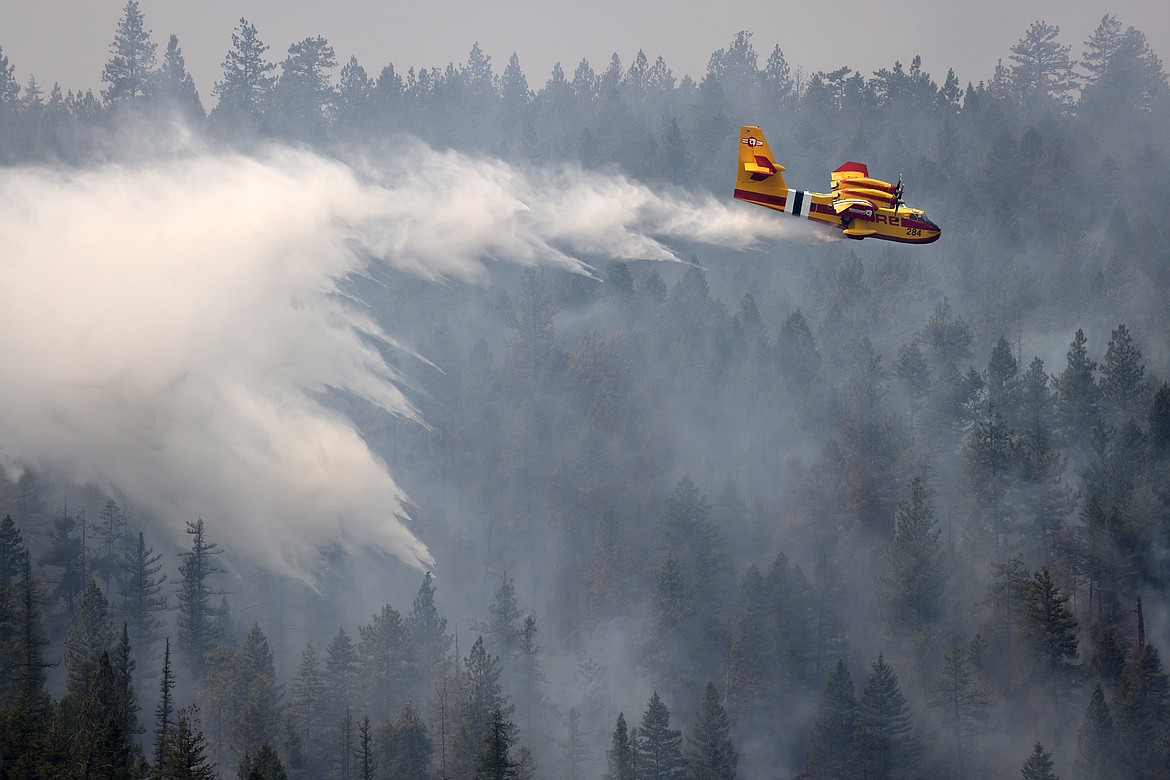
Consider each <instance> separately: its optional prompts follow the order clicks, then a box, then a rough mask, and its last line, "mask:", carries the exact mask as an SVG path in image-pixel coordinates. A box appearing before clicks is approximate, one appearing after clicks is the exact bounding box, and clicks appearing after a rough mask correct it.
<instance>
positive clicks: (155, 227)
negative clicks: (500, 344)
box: [0, 143, 787, 577]
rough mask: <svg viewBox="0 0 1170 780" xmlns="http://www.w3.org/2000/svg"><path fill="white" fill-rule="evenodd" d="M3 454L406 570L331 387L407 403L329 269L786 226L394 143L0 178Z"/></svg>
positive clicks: (395, 531)
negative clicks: (389, 558)
mask: <svg viewBox="0 0 1170 780" xmlns="http://www.w3.org/2000/svg"><path fill="white" fill-rule="evenodd" d="M0 204H3V206H2V207H0V289H2V290H3V291H4V293H5V295H4V299H3V301H2V302H0V350H2V354H3V355H4V358H3V360H0V466H3V468H4V470H5V471H6V473H7V474H8V475H9V476H10V477H13V476H16V475H18V474H20V473H21V472H22V470H24V469H27V468H34V469H35V468H45V469H52V470H54V471H57V472H63V473H64V474H65V475H66V476H67V477H69V478H70V479H73V480H75V481H77V482H79V483H92V484H95V485H98V486H99V487H103V488H105V489H109V490H113V489H115V488H116V489H118V490H120V491H122V492H123V493H124V494H126V495H128V496H130V497H131V498H132V499H133V500H134V501H135V502H136V503H137V504H139V505H141V506H143V507H144V508H146V509H148V510H149V511H150V512H151V513H153V514H155V515H157V516H159V517H162V518H165V519H166V520H167V522H168V525H169V526H170V527H172V528H173V529H175V532H176V533H177V535H178V537H182V533H181V529H182V528H183V521H185V520H193V519H195V518H196V517H197V516H202V517H203V518H205V519H206V520H208V522H209V523H211V525H212V528H213V529H214V531H213V536H214V538H215V539H216V540H217V541H221V542H222V543H223V546H224V547H225V548H227V549H230V550H232V551H233V552H235V553H242V554H246V555H249V556H251V557H252V558H254V559H255V560H256V561H257V562H258V563H260V564H262V565H265V566H268V567H270V568H271V569H273V570H276V571H281V572H283V573H286V574H290V575H293V576H299V577H306V576H307V575H306V574H305V573H306V572H307V571H309V566H310V561H311V560H312V558H313V556H314V555H315V552H316V550H317V549H318V547H319V545H321V544H322V543H324V542H325V541H326V540H337V539H342V540H344V543H346V544H349V545H373V546H376V547H377V548H379V549H382V550H384V551H386V552H389V553H391V554H393V555H396V556H398V557H399V558H401V559H403V560H405V561H407V562H411V563H415V564H417V565H430V564H431V563H432V561H431V557H430V554H429V552H428V551H427V549H426V546H425V545H424V544H422V543H421V542H420V541H419V540H417V539H416V538H414V536H413V535H412V534H411V533H410V532H409V531H408V530H407V529H406V528H404V527H403V525H402V524H401V522H400V519H401V517H402V516H403V511H404V510H403V502H404V496H403V495H402V492H401V490H400V489H399V488H398V486H397V485H396V484H395V482H394V480H393V478H392V476H391V475H390V474H389V473H388V472H387V471H386V468H385V467H384V465H383V464H382V463H381V462H379V460H378V459H377V458H376V457H375V456H374V455H373V454H372V453H371V452H370V450H369V448H368V447H367V446H366V444H365V443H364V442H363V440H362V439H361V437H360V436H359V435H358V433H357V432H356V431H355V430H354V428H353V425H352V424H351V423H350V421H349V420H348V419H346V418H345V417H343V416H342V415H340V414H338V413H336V412H335V411H333V410H331V409H330V408H328V406H326V405H324V404H322V403H321V402H320V393H321V392H322V391H324V390H325V389H327V388H329V387H336V388H343V389H345V390H347V391H349V392H352V393H356V394H359V395H361V396H363V397H364V398H367V399H369V400H370V401H372V402H374V403H376V404H379V405H380V406H382V407H384V408H385V409H387V410H389V411H390V412H392V413H395V414H401V415H407V416H412V415H414V413H415V412H414V410H413V409H412V408H411V406H410V404H409V403H408V401H407V400H406V399H405V398H404V397H403V395H402V394H401V393H400V392H399V391H398V389H397V387H396V386H395V383H394V379H395V377H394V376H393V374H392V372H391V371H390V369H389V368H388V367H387V366H386V364H385V363H384V362H383V360H382V358H381V356H380V355H379V353H378V352H377V350H375V349H374V348H372V347H370V346H369V344H368V343H367V341H366V340H364V339H363V336H362V334H375V335H382V334H380V333H379V329H378V327H377V325H376V324H375V323H374V322H372V321H371V320H370V319H369V318H368V317H367V316H366V315H365V314H364V313H363V312H362V310H361V308H360V307H358V306H355V305H353V304H352V303H351V302H348V301H347V300H346V299H345V298H344V297H343V296H340V295H336V294H335V293H336V291H337V287H336V283H337V281H338V280H339V279H341V278H343V277H345V276H346V275H349V274H354V273H362V272H363V271H364V270H365V267H366V265H367V263H368V262H369V258H370V257H371V256H376V257H378V258H382V259H383V260H385V261H386V262H389V263H391V264H393V265H394V266H396V267H398V268H400V269H404V270H407V271H410V272H413V273H416V274H418V275H420V276H423V277H426V278H447V279H456V280H462V281H476V280H482V279H483V278H484V277H485V274H486V271H485V266H484V264H483V262H484V260H485V259H487V258H493V259H497V260H503V261H511V262H517V263H522V264H551V265H554V266H560V267H563V268H567V269H572V270H582V268H583V266H582V264H581V263H580V262H579V261H578V260H577V259H575V258H574V256H573V253H574V252H588V253H590V254H592V255H600V256H605V257H613V258H651V259H660V260H671V259H674V256H673V254H672V253H671V251H670V250H669V249H668V248H667V247H666V246H664V245H663V244H662V243H660V241H659V239H660V238H661V239H669V238H671V237H674V238H686V239H695V240H702V241H706V242H718V243H725V244H731V245H735V246H737V247H743V246H747V245H750V244H751V243H753V242H755V241H758V240H759V239H760V238H762V237H768V236H777V235H779V234H780V231H781V230H782V229H787V226H786V225H785V227H784V228H782V227H781V225H782V221H781V220H778V219H776V218H775V216H774V215H770V214H767V213H766V212H763V211H762V210H758V211H757V210H753V209H750V208H739V206H740V205H742V204H729V205H724V204H722V203H717V202H716V201H714V200H713V199H710V198H705V199H695V198H674V197H666V196H663V195H660V194H656V193H655V192H653V191H651V190H649V189H648V188H646V187H643V186H640V185H637V184H634V183H631V182H629V181H627V180H625V179H622V178H615V177H605V176H600V175H592V174H585V173H583V172H581V171H579V170H572V169H567V168H560V169H557V170H550V171H544V172H540V173H539V174H536V173H521V172H519V171H517V170H516V169H513V168H511V167H509V166H507V165H505V164H503V163H501V162H498V161H485V160H478V159H473V158H469V157H467V156H464V155H461V154H457V153H454V152H446V153H441V152H436V151H434V150H432V149H430V148H428V147H426V146H424V145H422V144H420V143H410V144H408V145H407V147H406V148H405V149H404V150H403V152H402V153H401V155H400V156H398V157H397V158H396V159H395V160H393V161H391V162H389V163H387V164H383V165H381V166H379V167H374V166H362V167H361V168H360V169H359V168H355V167H352V166H348V165H345V164H342V163H340V162H337V161H335V160H330V159H326V158H323V157H320V156H317V155H314V154H311V153H307V152H301V151H293V150H289V149H283V148H275V149H270V150H268V151H267V152H265V153H263V154H261V155H256V156H250V157H248V156H238V155H215V154H206V153H194V154H192V153H188V154H185V155H182V156H180V157H179V158H171V159H168V160H165V161H152V162H149V163H145V164H140V165H127V164H119V165H107V166H104V167H100V168H94V169H85V170H70V171H50V170H44V169H32V168H23V169H8V170H4V171H2V172H0Z"/></svg>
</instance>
